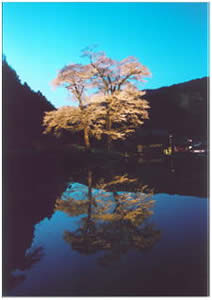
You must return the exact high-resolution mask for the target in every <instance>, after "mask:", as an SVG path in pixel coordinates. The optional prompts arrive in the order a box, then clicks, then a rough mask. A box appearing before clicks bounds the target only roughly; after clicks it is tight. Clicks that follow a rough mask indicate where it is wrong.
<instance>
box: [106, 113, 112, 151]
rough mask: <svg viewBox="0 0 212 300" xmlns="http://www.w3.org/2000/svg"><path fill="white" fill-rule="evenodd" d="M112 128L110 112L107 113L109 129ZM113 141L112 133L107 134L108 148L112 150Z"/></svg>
mask: <svg viewBox="0 0 212 300" xmlns="http://www.w3.org/2000/svg"><path fill="white" fill-rule="evenodd" d="M111 128H112V121H111V117H110V115H109V114H108V115H107V130H111ZM111 142H112V138H111V136H110V135H108V136H107V150H108V151H110V150H111Z"/></svg>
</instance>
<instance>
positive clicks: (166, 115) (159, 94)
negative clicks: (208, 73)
mask: <svg viewBox="0 0 212 300" xmlns="http://www.w3.org/2000/svg"><path fill="white" fill-rule="evenodd" d="M208 86H209V78H207V77H204V78H201V79H196V80H191V81H188V82H184V83H180V84H176V85H172V86H169V87H163V88H160V89H155V90H146V96H145V98H146V99H147V100H148V101H149V102H150V106H151V109H150V120H148V121H146V122H145V125H144V128H160V129H163V130H166V131H168V132H172V133H174V134H175V135H188V136H204V137H205V136H206V135H207V119H208V116H207V103H208Z"/></svg>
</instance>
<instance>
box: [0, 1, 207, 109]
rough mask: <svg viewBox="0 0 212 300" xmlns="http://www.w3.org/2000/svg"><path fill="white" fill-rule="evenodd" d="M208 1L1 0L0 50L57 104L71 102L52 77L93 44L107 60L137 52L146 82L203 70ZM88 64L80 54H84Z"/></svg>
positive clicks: (176, 79)
mask: <svg viewBox="0 0 212 300" xmlns="http://www.w3.org/2000/svg"><path fill="white" fill-rule="evenodd" d="M208 6H209V4H208V3H203V2H202V3H195V2H194V3H191V2H187V3H183V2H181V3H180V2H178V3H174V2H173V3H168V2H164V3H157V2H154V3H150V2H146V3H145V2H143V3H142V2H140V3H139V2H137V3H132V2H131V3H126V2H123V3H115V2H114V3H113V2H112V3H103V2H102V3H101V2H99V3H98V2H95V3H86V2H85V3H80V2H78V3H77V2H76V3H68V2H66V3H54V2H49V3H48V2H46V3H44V2H41V3H39V2H34V3H33V2H22V3H21V2H20V3H17V2H14V3H9V2H8V3H3V53H4V54H5V55H6V58H7V62H8V63H9V65H11V67H12V68H13V69H15V71H16V72H17V74H18V75H19V78H20V79H21V81H22V82H25V81H26V82H27V83H28V84H29V86H30V87H31V88H32V89H33V90H35V91H37V90H40V91H41V92H42V93H43V94H44V95H45V96H46V97H47V99H48V100H49V101H50V102H52V103H53V104H54V105H55V106H56V107H59V106H62V105H70V104H71V101H70V98H69V97H68V94H67V91H66V90H65V89H64V88H58V89H57V90H53V89H52V87H51V84H50V82H51V81H52V80H53V79H54V78H55V77H56V75H57V72H58V71H59V70H60V69H61V68H62V67H63V66H64V65H66V64H69V63H77V62H82V61H83V60H82V58H81V57H80V55H81V50H82V49H83V48H85V47H86V46H89V45H92V44H97V45H98V46H99V47H98V48H97V49H98V50H101V51H105V52H106V54H107V55H108V56H110V57H111V58H113V59H117V60H121V59H123V58H125V57H127V56H135V57H137V58H138V59H139V61H140V62H141V63H143V64H144V65H146V66H147V67H148V68H149V69H150V70H151V72H152V78H149V79H148V82H147V83H146V84H145V85H144V89H146V88H159V87H162V86H168V85H172V84H175V83H180V82H184V81H188V80H191V79H196V78H201V77H204V76H208V66H209V62H208V10H209V7H208ZM84 62H85V63H86V61H84Z"/></svg>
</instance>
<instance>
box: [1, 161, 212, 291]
mask: <svg viewBox="0 0 212 300" xmlns="http://www.w3.org/2000/svg"><path fill="white" fill-rule="evenodd" d="M46 160H47V159H46V158H45V160H40V159H37V160H35V159H34V160H31V159H30V160H28V161H26V158H25V159H24V162H25V165H22V162H23V161H19V162H18V165H17V164H14V162H11V166H13V165H14V167H11V166H10V167H11V170H10V169H9V174H8V178H9V180H8V192H7V200H8V202H7V207H6V208H7V209H6V215H7V219H5V224H6V225H7V226H6V227H5V229H6V230H5V233H6V234H7V235H5V237H4V241H5V243H4V246H5V250H4V253H5V255H4V257H5V258H6V259H5V262H6V266H7V268H6V269H5V270H4V273H5V274H6V277H5V278H6V279H5V281H7V292H5V294H7V295H10V296H77V295H78V296H80V295H81V296H82V295H83V296H93V295H97V296H111V295H117V296H133V295H134V296H140V295H143V296H144V295H150V296H153V295H157V296H160V295H203V294H204V295H206V294H207V230H206V228H207V199H206V198H203V197H202V189H201V186H200V187H198V185H197V184H196V182H197V179H198V176H200V175H201V174H199V173H198V174H196V173H192V174H191V175H190V171H189V169H188V168H186V171H185V170H184V169H185V168H184V169H183V167H182V169H183V170H184V171H185V172H187V173H186V177H183V176H182V174H185V172H184V173H182V172H181V170H180V166H179V165H177V164H175V166H174V167H175V170H176V171H175V172H172V171H171V169H170V168H166V166H164V165H163V166H162V165H160V166H158V165H157V166H155V165H139V164H134V165H133V164H130V165H129V166H127V167H126V166H125V165H123V164H120V163H114V162H109V161H107V162H106V163H104V164H103V163H102V165H99V164H98V166H97V165H95V164H94V162H93V161H91V162H90V167H88V164H84V165H83V163H81V164H80V162H79V161H77V162H76V163H75V164H74V162H73V160H70V161H69V160H68V159H66V160H64V164H62V163H61V161H58V162H59V163H58V166H57V167H56V166H55V162H54V160H51V161H49V162H47V161H46ZM55 161H56V160H55ZM20 167H21V168H20ZM197 167H198V165H197V166H196V165H195V164H194V166H193V170H195V168H197ZM15 170H16V171H15ZM197 175H198V176H197ZM70 176H71V179H70ZM180 176H181V177H182V179H181V181H182V182H183V184H182V185H181V187H180V188H179V185H177V180H176V179H177V178H179V177H180ZM188 177H189V180H190V181H188V180H185V178H188ZM192 182H193V183H192ZM195 184H196V185H195ZM189 185H190V186H193V189H191V188H190V187H189ZM9 187H12V188H11V189H9ZM198 189H199V190H198ZM64 190H65V191H64ZM176 190H178V192H179V193H183V192H185V193H184V194H183V195H179V194H177V195H176V194H175V195H171V194H174V193H175V191H176ZM159 192H160V193H159ZM169 192H170V193H169ZM187 192H189V193H188V194H187ZM193 194H194V195H196V194H197V195H199V194H201V197H202V198H200V197H195V196H191V195H193ZM185 195H187V196H185ZM35 224H36V225H35ZM6 237H7V239H6ZM8 237H9V238H8ZM27 249H28V250H27ZM161 266H162V268H161ZM182 274H183V275H182ZM12 282H13V284H12ZM167 287H168V288H167ZM8 291H9V292H8Z"/></svg>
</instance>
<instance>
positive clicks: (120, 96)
mask: <svg viewBox="0 0 212 300" xmlns="http://www.w3.org/2000/svg"><path fill="white" fill-rule="evenodd" d="M83 56H86V57H87V58H88V59H89V65H87V68H88V69H89V70H90V75H91V76H92V77H91V83H92V85H93V87H95V88H97V89H98V92H99V94H100V97H102V100H103V98H104V101H105V104H106V109H107V115H106V131H105V133H106V134H107V135H108V147H109V148H110V143H111V140H112V139H117V138H124V137H126V134H128V133H129V132H132V131H133V128H135V127H137V126H138V125H141V124H142V123H143V121H142V120H144V119H147V118H148V113H147V109H148V108H149V106H148V103H147V101H146V100H142V99H141V97H142V96H143V95H144V92H141V91H140V90H139V88H140V87H141V83H143V82H144V78H145V77H148V76H150V75H151V73H150V71H149V70H148V68H147V67H146V66H144V65H142V64H141V63H140V62H139V61H138V60H137V59H136V58H135V57H132V56H130V57H127V58H125V59H123V60H121V61H115V60H112V59H111V58H108V57H107V56H106V54H105V53H104V52H97V53H95V52H93V49H91V48H87V49H85V50H84V51H83ZM91 70H92V71H91ZM129 121H130V123H129ZM121 122H122V123H123V124H124V123H125V124H127V123H128V124H130V126H128V127H127V128H126V127H125V126H124V127H122V129H123V130H120V129H118V130H113V124H114V123H121ZM116 128H117V127H116Z"/></svg>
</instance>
